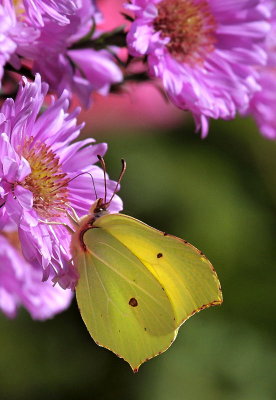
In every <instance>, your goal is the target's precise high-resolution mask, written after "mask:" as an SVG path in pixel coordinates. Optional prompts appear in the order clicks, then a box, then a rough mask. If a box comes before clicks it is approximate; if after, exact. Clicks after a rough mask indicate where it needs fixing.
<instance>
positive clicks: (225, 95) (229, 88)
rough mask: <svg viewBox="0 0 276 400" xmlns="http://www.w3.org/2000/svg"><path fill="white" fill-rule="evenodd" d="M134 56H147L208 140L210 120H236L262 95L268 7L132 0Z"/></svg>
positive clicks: (257, 2)
mask: <svg viewBox="0 0 276 400" xmlns="http://www.w3.org/2000/svg"><path fill="white" fill-rule="evenodd" d="M126 7H127V8H128V9H130V10H131V11H132V12H133V13H134V16H135V19H134V22H133V23H132V25H131V27H130V30H129V33H128V36H127V42H128V48H129V52H130V53H131V54H132V55H133V56H143V55H146V56H147V61H148V65H149V71H150V74H151V75H152V76H156V77H158V78H161V80H162V82H163V85H164V88H165V90H166V92H167V94H168V96H169V98H170V99H171V100H172V102H173V103H174V104H176V105H177V106H178V107H180V108H182V109H186V110H189V111H191V112H192V113H193V116H194V118H195V121H196V124H197V127H198V128H201V130H202V135H203V137H204V136H206V135H207V133H208V119H209V118H223V119H230V118H234V116H235V114H236V112H237V111H239V112H243V111H244V110H245V109H246V108H247V107H248V104H249V101H250V99H251V97H252V95H253V93H254V92H255V91H257V90H259V88H260V87H259V84H258V73H257V71H256V68H255V67H256V66H257V65H264V64H265V63H266V53H265V51H264V49H263V42H264V37H265V35H266V33H267V32H268V30H269V23H268V21H267V20H268V18H269V13H270V10H269V7H267V6H266V4H265V3H264V2H263V1H262V0H241V1H236V0H230V1H226V2H224V1H221V0H131V1H130V4H128V5H126Z"/></svg>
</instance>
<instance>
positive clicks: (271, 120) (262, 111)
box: [248, 1, 276, 139]
mask: <svg viewBox="0 0 276 400" xmlns="http://www.w3.org/2000/svg"><path fill="white" fill-rule="evenodd" d="M270 6H271V10H272V13H271V30H270V32H269V34H268V35H267V38H266V50H267V54H268V62H267V65H266V66H263V67H260V68H259V69H258V72H259V74H260V79H259V84H260V86H261V90H260V91H258V92H256V93H255V94H254V96H253V98H252V100H251V102H250V106H249V110H248V113H251V114H252V115H253V117H254V118H255V120H256V122H257V125H258V127H259V129H260V131H261V133H262V134H263V135H264V136H265V137H266V138H267V139H276V4H275V2H274V1H271V3H270Z"/></svg>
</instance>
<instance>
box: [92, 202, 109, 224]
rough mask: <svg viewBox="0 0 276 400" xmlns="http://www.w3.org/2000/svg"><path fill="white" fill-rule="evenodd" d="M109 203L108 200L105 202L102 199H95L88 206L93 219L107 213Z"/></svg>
mask: <svg viewBox="0 0 276 400" xmlns="http://www.w3.org/2000/svg"><path fill="white" fill-rule="evenodd" d="M109 204H110V201H109V202H106V203H105V202H104V199H102V198H99V199H97V200H96V201H95V202H94V203H93V204H92V206H91V208H90V214H92V215H93V217H94V218H95V219H97V218H100V217H102V216H103V215H105V214H109V211H108V207H109Z"/></svg>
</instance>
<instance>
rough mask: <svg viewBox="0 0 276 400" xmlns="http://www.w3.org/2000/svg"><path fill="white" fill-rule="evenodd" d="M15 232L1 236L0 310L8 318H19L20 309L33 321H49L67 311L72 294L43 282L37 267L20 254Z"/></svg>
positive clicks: (48, 282)
mask: <svg viewBox="0 0 276 400" xmlns="http://www.w3.org/2000/svg"><path fill="white" fill-rule="evenodd" d="M18 245H19V241H18V237H17V235H16V233H14V232H6V233H4V232H2V233H1V234H0V309H1V310H2V311H3V312H4V314H5V315H6V316H7V317H9V318H14V317H15V316H16V312H17V308H18V307H19V306H23V307H25V308H26V309H27V310H28V311H29V313H30V314H31V316H32V318H34V319H40V320H42V319H47V318H51V317H53V316H54V315H55V314H57V313H59V312H61V311H63V310H65V309H66V308H67V307H68V306H69V305H70V302H71V299H72V296H73V292H72V291H71V290H64V289H62V288H61V287H59V286H53V284H52V283H51V282H50V281H47V282H42V281H41V278H42V271H41V268H40V267H39V266H38V265H32V264H30V263H28V262H27V261H26V260H25V259H24V258H23V257H22V255H21V252H20V250H19V248H16V246H18Z"/></svg>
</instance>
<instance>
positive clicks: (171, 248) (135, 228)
mask: <svg viewBox="0 0 276 400" xmlns="http://www.w3.org/2000/svg"><path fill="white" fill-rule="evenodd" d="M95 225H96V226H99V227H101V229H102V230H105V231H106V232H109V233H110V234H111V235H112V236H113V237H114V238H116V239H117V240H118V241H119V242H120V243H122V244H123V245H124V246H125V247H127V248H128V249H129V251H130V252H131V253H132V254H133V255H135V256H136V257H137V258H138V259H139V260H140V261H141V263H142V264H143V265H144V266H145V267H146V268H147V269H148V271H149V272H151V273H152V275H153V276H154V277H155V278H156V279H157V280H158V281H159V282H160V284H161V286H162V287H163V288H164V290H165V291H166V294H167V295H168V297H169V299H170V301H171V304H172V306H173V309H174V316H175V319H176V324H177V326H179V325H180V324H181V323H182V322H183V321H185V320H186V319H187V318H188V317H189V316H191V315H193V314H194V313H195V312H197V311H199V310H202V309H203V308H206V307H208V306H210V305H216V304H220V303H221V302H222V294H221V289H220V283H219V280H218V278H217V275H216V272H215V271H214V268H213V267H212V265H211V263H210V262H209V261H208V260H207V258H206V257H205V256H204V255H203V254H202V253H201V252H200V251H199V250H197V249H196V248H195V247H193V246H192V245H190V244H189V243H187V242H184V241H183V240H182V239H179V238H177V237H174V236H171V235H166V234H164V233H163V232H160V231H158V230H156V229H154V228H151V227H149V226H148V225H146V224H144V223H142V222H140V221H138V220H136V219H134V218H132V217H129V216H126V215H123V214H112V215H108V216H104V217H102V218H100V219H99V220H98V221H97V222H96V224H95Z"/></svg>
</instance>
